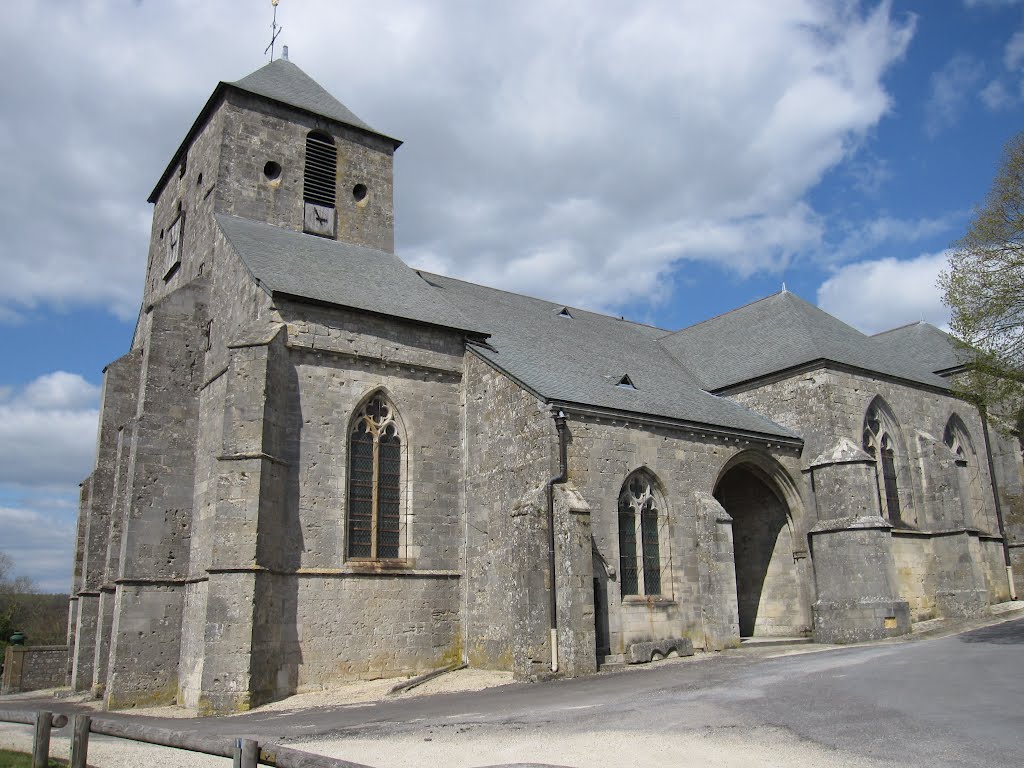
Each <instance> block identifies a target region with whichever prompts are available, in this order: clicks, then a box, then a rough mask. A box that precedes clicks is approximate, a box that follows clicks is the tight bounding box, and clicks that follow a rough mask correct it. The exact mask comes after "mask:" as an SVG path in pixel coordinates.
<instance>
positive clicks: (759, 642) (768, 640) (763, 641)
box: [740, 635, 814, 648]
mask: <svg viewBox="0 0 1024 768" xmlns="http://www.w3.org/2000/svg"><path fill="white" fill-rule="evenodd" d="M813 642H814V640H813V639H812V638H810V637H772V636H770V635H769V636H767V637H741V638H740V647H741V648H765V647H768V646H773V645H809V644H810V643H813Z"/></svg>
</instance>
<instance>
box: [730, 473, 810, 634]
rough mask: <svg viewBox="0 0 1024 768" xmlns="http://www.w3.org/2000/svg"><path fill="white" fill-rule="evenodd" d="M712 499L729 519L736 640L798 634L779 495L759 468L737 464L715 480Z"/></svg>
mask: <svg viewBox="0 0 1024 768" xmlns="http://www.w3.org/2000/svg"><path fill="white" fill-rule="evenodd" d="M714 495H715V498H716V499H718V503H719V504H721V505H722V506H723V507H725V510H726V512H728V513H729V515H730V516H731V517H732V520H733V524H732V531H733V552H734V556H735V563H736V597H737V602H738V607H739V625H740V637H760V636H765V635H775V636H797V635H800V634H802V633H803V631H804V629H805V627H806V622H805V621H804V617H803V613H804V611H803V605H802V600H801V593H800V581H799V576H798V574H797V568H796V562H795V559H794V556H793V554H794V553H793V537H792V534H791V531H790V521H789V512H790V510H789V507H788V506H787V504H786V501H785V499H784V497H783V495H782V493H781V491H780V490H779V489H778V487H777V486H776V484H775V482H774V481H773V480H772V479H771V478H770V477H769V476H768V475H767V474H766V473H765V472H764V471H763V470H762V469H761V468H760V467H758V466H755V465H753V464H738V465H736V466H734V467H733V468H732V469H729V470H728V471H727V472H726V473H725V474H724V475H723V476H722V477H721V479H720V480H719V481H718V486H717V487H716V488H715V494H714Z"/></svg>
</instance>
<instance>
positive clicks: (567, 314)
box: [558, 307, 572, 318]
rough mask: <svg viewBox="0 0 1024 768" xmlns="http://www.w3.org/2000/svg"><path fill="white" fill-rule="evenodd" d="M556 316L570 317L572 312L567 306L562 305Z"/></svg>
mask: <svg viewBox="0 0 1024 768" xmlns="http://www.w3.org/2000/svg"><path fill="white" fill-rule="evenodd" d="M558 316H559V317H570V318H571V317H572V313H571V312H570V311H569V308H568V307H562V308H561V309H559V310H558Z"/></svg>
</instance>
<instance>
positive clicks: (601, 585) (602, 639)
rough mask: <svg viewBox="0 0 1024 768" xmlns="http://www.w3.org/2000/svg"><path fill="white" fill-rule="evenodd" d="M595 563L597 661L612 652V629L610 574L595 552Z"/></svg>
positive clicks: (595, 638)
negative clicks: (609, 609) (609, 595)
mask: <svg viewBox="0 0 1024 768" xmlns="http://www.w3.org/2000/svg"><path fill="white" fill-rule="evenodd" d="M593 563H594V640H595V642H596V644H597V661H598V663H599V664H600V663H601V659H603V658H604V657H605V656H607V655H608V654H610V653H611V652H612V647H611V646H612V643H611V631H610V627H609V624H608V575H607V573H606V571H605V567H604V562H603V561H602V560H601V559H600V558H599V556H598V555H597V554H596V553H595V554H594V557H593Z"/></svg>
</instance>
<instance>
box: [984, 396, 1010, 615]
mask: <svg viewBox="0 0 1024 768" xmlns="http://www.w3.org/2000/svg"><path fill="white" fill-rule="evenodd" d="M978 412H979V413H980V414H981V431H982V434H984V435H985V458H986V459H988V478H989V482H990V484H991V485H992V500H993V501H995V503H996V522H997V523H998V524H999V535H1000V536H1002V537H1003V564H1004V565H1005V566H1006V580H1007V582H1008V583H1009V585H1010V599H1011V600H1016V599H1017V590H1016V588H1015V587H1014V585H1013V565H1012V564H1011V563H1010V542H1008V541H1007V540H1006V525H1005V524H1004V523H1003V505H1002V504H1000V503H999V487H998V486H997V485H996V465H995V462H994V461H992V443H991V442H990V441H989V436H988V413H987V412H986V411H985V407H984V406H979V407H978Z"/></svg>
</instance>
